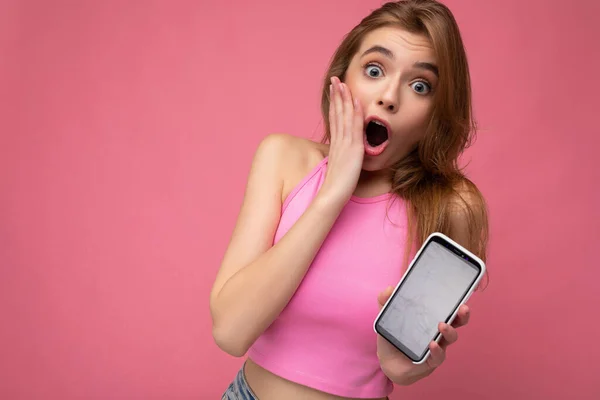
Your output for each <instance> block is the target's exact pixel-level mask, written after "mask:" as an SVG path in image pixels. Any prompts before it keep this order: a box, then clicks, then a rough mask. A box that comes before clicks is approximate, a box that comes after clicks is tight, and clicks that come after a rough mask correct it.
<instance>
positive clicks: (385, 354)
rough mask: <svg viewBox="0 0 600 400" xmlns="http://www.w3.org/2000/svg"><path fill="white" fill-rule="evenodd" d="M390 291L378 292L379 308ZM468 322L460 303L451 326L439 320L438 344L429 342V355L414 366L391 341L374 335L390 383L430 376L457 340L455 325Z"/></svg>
mask: <svg viewBox="0 0 600 400" xmlns="http://www.w3.org/2000/svg"><path fill="white" fill-rule="evenodd" d="M393 291H394V288H393V287H388V288H387V289H386V290H385V291H384V292H382V293H380V294H379V298H378V300H379V307H380V308H381V307H383V305H384V304H385V302H386V301H387V300H388V298H389V297H390V296H391V294H392V292H393ZM468 322H469V307H468V306H467V305H465V304H463V305H462V306H461V307H460V308H459V309H458V314H457V316H456V318H455V319H454V322H453V323H452V326H450V325H448V324H445V323H443V322H440V324H439V325H438V329H439V330H440V332H441V333H442V338H441V339H440V341H439V344H438V343H436V342H434V341H432V342H431V343H429V349H430V350H431V354H430V355H429V357H428V358H427V361H426V362H424V363H423V364H420V365H415V364H413V363H412V361H411V360H410V359H409V358H408V357H406V356H405V355H404V354H403V353H402V352H400V351H399V350H397V349H396V348H395V347H394V346H393V345H392V344H391V343H389V342H388V341H387V340H385V339H384V338H383V337H381V335H377V355H378V357H379V363H380V364H381V369H382V370H383V372H384V373H385V374H386V375H387V376H388V378H390V379H391V380H392V381H393V382H394V383H396V384H398V385H404V386H405V385H410V384H413V383H415V382H416V381H418V380H420V379H423V378H425V377H426V376H428V375H430V374H431V373H432V372H433V371H434V370H435V369H436V368H437V367H439V366H440V365H441V364H442V363H443V362H444V360H445V359H446V349H447V348H448V346H449V345H451V344H452V343H455V342H456V340H457V339H458V333H457V332H456V328H458V327H461V326H464V325H466V324H467V323H468Z"/></svg>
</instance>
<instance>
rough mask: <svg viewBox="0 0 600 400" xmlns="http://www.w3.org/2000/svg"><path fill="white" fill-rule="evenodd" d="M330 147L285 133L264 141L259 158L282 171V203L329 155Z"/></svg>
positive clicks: (270, 136)
mask: <svg viewBox="0 0 600 400" xmlns="http://www.w3.org/2000/svg"><path fill="white" fill-rule="evenodd" d="M328 149H329V146H328V145H326V144H323V143H318V142H315V141H312V140H309V139H305V138H301V137H298V136H293V135H289V134H285V133H273V134H269V135H267V136H266V137H265V138H263V139H262V141H261V143H260V145H259V147H258V150H257V158H258V157H260V158H261V159H264V158H267V159H270V160H271V161H270V163H272V167H274V168H277V169H278V170H279V171H280V177H281V179H282V181H283V182H282V184H283V187H282V193H281V195H282V202H283V201H284V200H285V198H286V197H287V195H288V194H289V193H290V192H291V191H292V190H293V188H294V187H295V186H296V185H297V184H298V183H299V182H300V181H301V180H302V178H303V177H304V176H306V174H308V173H309V172H310V171H311V170H312V169H313V168H314V167H315V166H316V165H317V164H318V163H319V162H321V161H322V160H323V158H324V157H326V156H327V154H328Z"/></svg>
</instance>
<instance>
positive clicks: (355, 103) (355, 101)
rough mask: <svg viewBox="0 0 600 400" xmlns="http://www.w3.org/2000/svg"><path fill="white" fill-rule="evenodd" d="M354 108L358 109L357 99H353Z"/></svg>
mask: <svg viewBox="0 0 600 400" xmlns="http://www.w3.org/2000/svg"><path fill="white" fill-rule="evenodd" d="M354 107H358V99H357V98H355V99H354Z"/></svg>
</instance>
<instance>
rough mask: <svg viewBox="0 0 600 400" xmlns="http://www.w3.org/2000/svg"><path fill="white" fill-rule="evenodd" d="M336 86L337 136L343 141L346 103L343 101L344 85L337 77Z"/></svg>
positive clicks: (335, 79) (335, 78)
mask: <svg viewBox="0 0 600 400" xmlns="http://www.w3.org/2000/svg"><path fill="white" fill-rule="evenodd" d="M333 79H334V84H333V86H334V87H335V90H334V96H333V98H334V102H335V105H334V107H335V127H336V134H337V137H338V139H342V138H343V137H344V135H345V132H344V103H343V100H342V95H343V90H344V89H343V88H342V85H341V84H340V83H341V82H340V80H339V79H338V78H337V77H334V78H333Z"/></svg>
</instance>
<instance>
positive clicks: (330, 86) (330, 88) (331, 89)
mask: <svg viewBox="0 0 600 400" xmlns="http://www.w3.org/2000/svg"><path fill="white" fill-rule="evenodd" d="M332 93H333V85H329V94H332Z"/></svg>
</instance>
